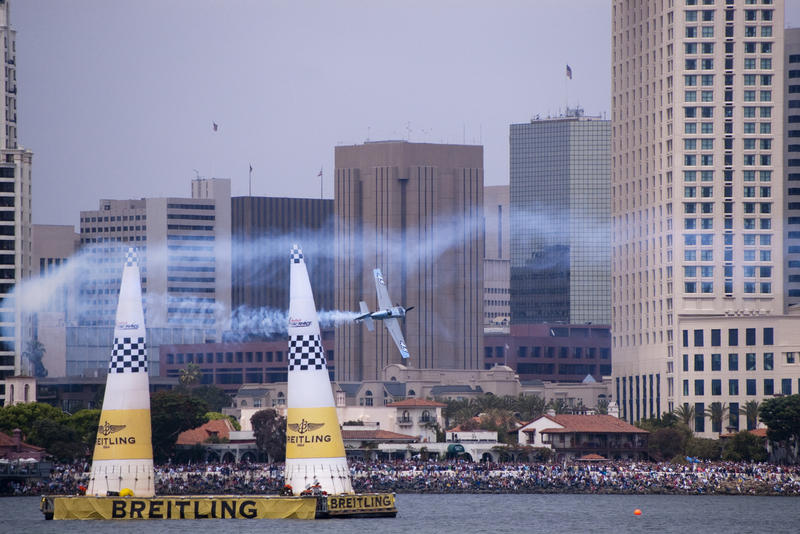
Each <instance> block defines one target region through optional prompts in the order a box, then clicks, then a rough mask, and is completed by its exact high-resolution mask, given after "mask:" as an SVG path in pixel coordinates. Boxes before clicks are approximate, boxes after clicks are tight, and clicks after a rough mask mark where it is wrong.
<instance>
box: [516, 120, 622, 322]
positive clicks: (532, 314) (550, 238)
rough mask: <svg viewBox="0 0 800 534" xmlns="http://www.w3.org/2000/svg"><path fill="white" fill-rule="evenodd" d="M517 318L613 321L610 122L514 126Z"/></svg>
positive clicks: (575, 121)
mask: <svg viewBox="0 0 800 534" xmlns="http://www.w3.org/2000/svg"><path fill="white" fill-rule="evenodd" d="M510 132H511V134H510V150H511V157H510V161H511V165H510V187H511V322H512V323H513V324H530V323H542V322H550V323H562V324H569V323H572V324H585V323H593V324H603V325H607V324H609V323H610V321H611V287H610V269H611V267H610V253H611V250H610V245H609V242H610V230H611V226H610V213H611V211H610V175H609V148H610V133H611V125H610V121H608V120H606V119H603V118H602V117H590V116H586V115H584V114H583V110H581V109H568V110H567V113H566V114H565V115H562V116H558V117H552V118H546V119H538V118H537V119H533V120H531V121H530V122H526V123H522V124H512V125H511V129H510Z"/></svg>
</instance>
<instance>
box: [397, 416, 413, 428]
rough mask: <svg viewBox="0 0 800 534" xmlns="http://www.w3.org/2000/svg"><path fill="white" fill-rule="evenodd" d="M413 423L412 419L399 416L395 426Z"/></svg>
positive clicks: (406, 425)
mask: <svg viewBox="0 0 800 534" xmlns="http://www.w3.org/2000/svg"><path fill="white" fill-rule="evenodd" d="M413 424H414V421H413V420H412V419H411V418H410V417H401V418H400V419H398V420H397V426H405V427H408V426H412V425H413Z"/></svg>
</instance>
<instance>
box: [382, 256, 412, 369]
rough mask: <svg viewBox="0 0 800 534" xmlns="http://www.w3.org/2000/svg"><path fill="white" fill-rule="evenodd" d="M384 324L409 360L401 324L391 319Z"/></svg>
mask: <svg viewBox="0 0 800 534" xmlns="http://www.w3.org/2000/svg"><path fill="white" fill-rule="evenodd" d="M376 270H377V269H376ZM385 287H386V286H384V288H385ZM383 324H385V325H386V329H387V330H389V333H390V334H392V339H394V343H395V345H397V348H398V349H399V350H400V354H401V355H402V356H403V358H408V357H409V353H408V348H406V341H405V339H403V332H402V331H401V330H400V323H398V322H397V319H394V318H390V319H385V320H384V321H383Z"/></svg>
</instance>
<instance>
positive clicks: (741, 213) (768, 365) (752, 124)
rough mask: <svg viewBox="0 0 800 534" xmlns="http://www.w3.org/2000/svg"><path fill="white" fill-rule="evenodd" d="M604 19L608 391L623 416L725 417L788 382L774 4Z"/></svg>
mask: <svg viewBox="0 0 800 534" xmlns="http://www.w3.org/2000/svg"><path fill="white" fill-rule="evenodd" d="M612 32H613V35H612V41H613V42H612V84H613V85H612V187H613V192H612V199H613V200H612V210H613V273H612V274H613V289H612V302H613V322H612V332H613V336H612V351H613V355H614V359H613V364H612V365H613V379H614V384H613V394H614V399H615V400H616V401H617V402H618V403H619V407H620V414H621V416H622V417H624V418H625V419H627V420H629V421H631V422H633V421H637V420H639V419H642V418H646V417H653V416H658V415H660V414H661V413H662V412H664V411H671V410H673V409H677V408H681V409H683V410H687V411H693V415H694V419H693V421H692V425H691V426H692V428H693V430H695V432H697V433H699V434H700V435H705V436H712V435H718V433H719V432H721V431H722V430H723V429H724V430H731V431H736V430H739V429H742V428H744V427H745V421H744V418H743V417H741V416H740V410H741V408H743V407H744V406H745V404H746V403H748V402H750V401H755V402H760V401H763V400H764V399H767V398H770V397H772V396H773V395H778V394H792V393H798V388H800V330H798V328H797V324H798V320H799V319H800V316H798V315H797V312H796V311H795V310H794V309H793V308H792V307H791V306H789V304H790V303H791V299H790V298H789V297H788V296H787V295H788V293H787V287H790V285H789V284H788V283H787V280H786V277H785V271H786V265H787V263H786V258H787V250H786V249H785V245H784V236H785V235H786V234H785V221H786V220H787V219H786V217H787V210H788V209H789V208H788V205H787V203H788V200H789V196H788V195H787V192H786V189H787V188H786V187H785V184H786V182H785V173H784V150H783V147H782V144H783V140H784V119H783V116H784V92H785V69H784V67H783V63H784V2H783V1H782V0H774V1H772V0H770V1H764V0H760V1H755V0H725V1H722V0H717V1H715V2H709V1H707V0H680V1H675V2H662V1H661V0H648V1H642V2H627V1H622V0H614V2H613V4H612ZM716 403H719V404H716ZM720 408H721V409H722V410H721V411H722V412H723V415H724V417H723V418H722V419H721V420H720V419H718V418H715V417H709V416H707V415H706V413H707V412H711V411H713V410H717V411H719V409H720Z"/></svg>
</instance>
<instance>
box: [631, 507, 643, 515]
mask: <svg viewBox="0 0 800 534" xmlns="http://www.w3.org/2000/svg"><path fill="white" fill-rule="evenodd" d="M633 515H642V511H641V510H639V509H638V508H637V509H636V510H634V511H633Z"/></svg>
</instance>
